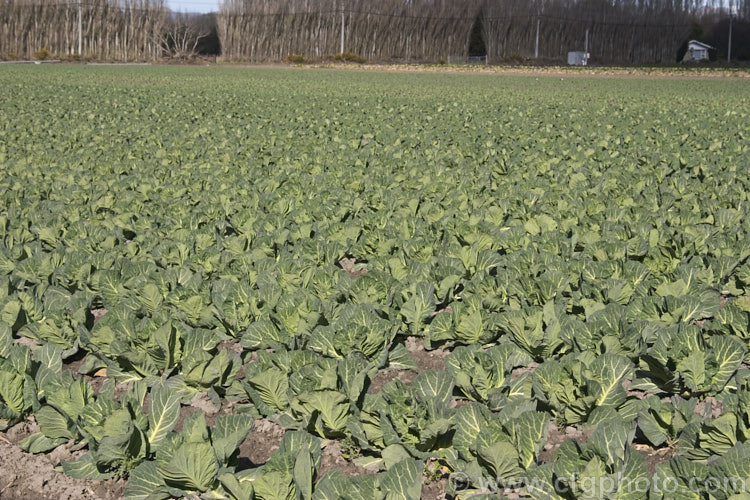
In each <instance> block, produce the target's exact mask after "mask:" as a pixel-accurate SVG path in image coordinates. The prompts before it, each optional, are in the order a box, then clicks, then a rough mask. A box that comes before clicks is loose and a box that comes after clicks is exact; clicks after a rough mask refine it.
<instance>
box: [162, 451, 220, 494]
mask: <svg viewBox="0 0 750 500" xmlns="http://www.w3.org/2000/svg"><path fill="white" fill-rule="evenodd" d="M158 471H159V473H160V474H161V475H162V476H163V477H164V480H165V481H166V483H167V484H168V485H169V486H173V487H175V488H180V489H183V490H186V491H206V490H208V489H209V488H210V487H211V485H212V484H213V482H214V480H215V479H216V473H217V472H218V467H217V465H216V458H215V457H214V451H213V449H212V448H211V445H210V444H208V443H184V444H182V445H181V446H180V447H179V448H177V450H176V451H175V453H174V455H173V456H172V459H171V460H170V461H169V463H166V464H164V465H160V466H159V467H158Z"/></svg>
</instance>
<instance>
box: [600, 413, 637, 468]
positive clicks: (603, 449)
mask: <svg viewBox="0 0 750 500" xmlns="http://www.w3.org/2000/svg"><path fill="white" fill-rule="evenodd" d="M634 432H635V431H634V429H633V428H632V425H631V424H627V423H624V422H618V421H616V420H606V421H604V422H602V423H601V424H599V425H598V426H597V428H596V430H595V431H594V433H593V434H592V435H591V437H590V438H589V445H590V446H592V447H593V448H594V449H595V450H596V451H597V452H598V453H599V455H600V456H601V457H602V458H603V459H604V461H605V463H606V464H607V465H613V464H620V463H622V462H623V461H624V460H625V452H626V450H627V448H628V445H629V444H630V442H631V441H632V439H633V435H634Z"/></svg>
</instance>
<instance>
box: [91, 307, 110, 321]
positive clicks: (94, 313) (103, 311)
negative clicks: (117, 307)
mask: <svg viewBox="0 0 750 500" xmlns="http://www.w3.org/2000/svg"><path fill="white" fill-rule="evenodd" d="M105 314H107V310H106V309H104V308H103V307H102V308H101V309H92V310H91V315H92V316H93V317H94V324H97V323H98V322H99V320H100V319H102V316H104V315H105Z"/></svg>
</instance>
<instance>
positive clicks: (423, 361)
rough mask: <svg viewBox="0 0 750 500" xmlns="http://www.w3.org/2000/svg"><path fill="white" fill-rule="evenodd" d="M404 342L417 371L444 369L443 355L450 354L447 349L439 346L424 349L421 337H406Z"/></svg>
mask: <svg viewBox="0 0 750 500" xmlns="http://www.w3.org/2000/svg"><path fill="white" fill-rule="evenodd" d="M405 344H406V349H407V350H408V351H409V353H410V354H411V357H412V358H414V362H415V363H416V364H417V372H418V373H422V372H424V371H427V370H437V371H445V357H446V356H448V354H450V351H449V350H448V349H445V348H442V347H440V348H438V349H433V350H431V351H426V350H425V348H424V339H423V338H421V337H407V338H406V342H405Z"/></svg>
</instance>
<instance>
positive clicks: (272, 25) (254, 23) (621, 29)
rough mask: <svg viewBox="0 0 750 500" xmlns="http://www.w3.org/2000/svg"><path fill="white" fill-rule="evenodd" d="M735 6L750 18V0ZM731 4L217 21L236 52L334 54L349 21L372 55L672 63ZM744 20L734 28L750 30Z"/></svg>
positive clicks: (545, 4)
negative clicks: (577, 56) (572, 54)
mask: <svg viewBox="0 0 750 500" xmlns="http://www.w3.org/2000/svg"><path fill="white" fill-rule="evenodd" d="M731 5H732V6H735V7H736V9H735V12H736V15H737V17H739V18H740V19H742V18H744V19H750V0H737V1H734V2H732V3H731ZM727 7H728V6H727V5H725V3H724V2H720V1H717V0H709V1H705V0H381V1H379V2H377V3H375V4H373V3H372V2H371V1H370V0H316V1H311V0H224V1H223V2H222V4H221V7H220V10H219V14H218V19H217V23H218V32H219V37H220V39H221V45H222V51H223V56H224V57H226V58H227V59H229V60H237V61H248V60H249V61H270V60H279V59H282V58H283V57H284V56H286V55H288V54H299V55H302V56H304V57H307V58H312V59H314V58H318V57H321V56H324V55H326V54H335V53H337V52H339V51H341V46H340V43H341V40H340V35H341V31H342V27H343V32H344V50H346V51H349V52H354V53H357V54H359V55H361V56H363V57H365V58H367V59H372V60H381V61H388V60H394V61H402V62H409V61H417V62H421V61H432V62H437V61H441V60H442V61H445V62H453V61H461V60H464V59H465V58H466V57H467V56H468V55H469V52H470V51H471V50H473V51H475V52H481V54H480V53H477V54H472V55H486V56H487V58H488V61H489V62H490V63H500V62H503V61H505V60H508V59H511V58H512V59H519V58H528V57H534V56H536V55H538V56H539V57H541V58H543V59H553V60H560V59H564V58H565V56H566V54H567V52H568V51H570V50H584V49H585V48H588V51H589V52H590V53H591V54H592V57H593V58H594V60H595V61H598V62H603V63H604V62H606V63H620V64H623V63H625V64H645V63H671V62H674V61H675V59H676V55H677V54H678V52H679V49H680V46H681V45H683V44H684V43H685V42H686V41H687V39H688V37H691V36H696V35H701V34H704V32H705V31H710V27H712V26H714V25H715V24H716V23H717V22H720V21H721V20H723V19H726V18H727V13H728V10H727ZM739 25H740V28H738V30H737V31H738V34H741V33H740V32H742V30H743V29H745V30H746V29H748V28H747V27H746V23H745V25H742V23H739ZM743 26H745V27H744V28H743ZM704 38H706V37H704ZM477 40H478V41H479V43H476V42H477ZM587 42H588V43H587ZM736 53H737V54H738V55H739V54H740V53H741V51H738V52H736Z"/></svg>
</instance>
